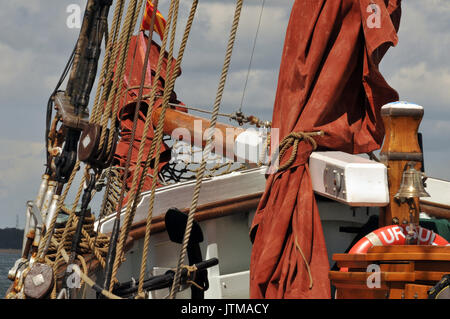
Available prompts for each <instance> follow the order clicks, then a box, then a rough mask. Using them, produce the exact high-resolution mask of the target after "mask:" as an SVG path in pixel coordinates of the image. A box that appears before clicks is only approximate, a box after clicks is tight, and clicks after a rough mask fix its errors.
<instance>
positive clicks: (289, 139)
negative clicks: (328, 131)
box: [278, 131, 324, 172]
mask: <svg viewBox="0 0 450 319" xmlns="http://www.w3.org/2000/svg"><path fill="white" fill-rule="evenodd" d="M323 134H324V133H323V131H319V132H291V133H290V134H289V135H288V136H286V137H285V138H284V139H283V140H282V141H281V143H280V146H279V149H280V151H279V154H278V157H279V159H280V161H281V159H282V158H283V155H284V153H285V152H286V151H287V150H288V149H289V148H290V147H292V148H293V149H292V154H291V156H290V157H289V159H288V160H287V161H286V162H285V163H284V164H283V165H281V166H279V167H278V172H282V171H284V170H286V169H288V168H289V167H290V166H291V165H292V163H293V162H294V160H295V158H296V157H297V152H298V144H299V143H300V141H302V140H304V141H308V142H310V143H311V145H312V146H313V149H314V150H315V149H317V142H316V141H315V140H314V139H313V136H322V135H323Z"/></svg>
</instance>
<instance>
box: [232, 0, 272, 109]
mask: <svg viewBox="0 0 450 319" xmlns="http://www.w3.org/2000/svg"><path fill="white" fill-rule="evenodd" d="M265 2H266V0H262V3H261V11H260V13H259V21H258V27H257V28H256V34H255V39H254V40H253V48H252V53H251V55H250V62H249V64H248V70H247V77H246V79H245V84H244V89H243V91H242V98H241V104H240V106H239V111H238V112H239V113H242V105H243V104H244V97H245V91H246V90H247V84H248V78H249V76H250V70H251V68H252V62H253V55H254V54H255V48H256V40H257V39H258V33H259V29H260V27H261V20H262V15H263V12H264V4H265Z"/></svg>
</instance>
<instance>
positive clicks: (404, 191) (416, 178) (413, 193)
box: [394, 162, 430, 201]
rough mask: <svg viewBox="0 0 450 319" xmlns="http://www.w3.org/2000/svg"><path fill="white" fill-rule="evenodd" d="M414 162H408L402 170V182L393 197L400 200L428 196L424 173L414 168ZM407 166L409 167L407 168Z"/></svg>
mask: <svg viewBox="0 0 450 319" xmlns="http://www.w3.org/2000/svg"><path fill="white" fill-rule="evenodd" d="M414 164H415V163H414V162H409V163H408V164H407V165H406V167H405V170H404V171H403V176H402V183H401V185H400V188H399V189H398V192H397V194H395V196H394V197H395V198H396V199H399V200H400V201H405V200H406V199H410V198H415V197H430V194H428V193H427V191H426V190H425V187H424V186H425V183H424V182H425V179H426V177H425V174H423V173H422V172H419V171H417V170H416V169H415V168H414ZM408 167H409V168H408Z"/></svg>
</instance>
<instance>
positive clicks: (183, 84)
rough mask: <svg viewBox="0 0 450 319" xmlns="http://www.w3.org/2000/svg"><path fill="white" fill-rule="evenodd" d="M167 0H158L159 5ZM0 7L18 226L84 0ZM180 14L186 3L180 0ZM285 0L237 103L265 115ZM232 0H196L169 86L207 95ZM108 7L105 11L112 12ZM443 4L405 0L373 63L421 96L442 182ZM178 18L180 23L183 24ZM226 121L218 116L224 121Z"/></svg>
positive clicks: (430, 161)
mask: <svg viewBox="0 0 450 319" xmlns="http://www.w3.org/2000/svg"><path fill="white" fill-rule="evenodd" d="M168 2H169V1H168V0H160V3H161V11H162V12H163V14H164V13H167V7H168ZM244 2H245V7H244V9H243V12H242V20H241V24H240V27H239V31H238V36H237V40H236V48H235V51H234V55H233V60H232V66H231V73H230V75H229V78H228V81H227V86H226V90H225V93H224V97H223V105H222V110H221V111H222V112H227V113H231V112H234V111H235V110H237V108H238V107H239V105H240V103H241V98H242V93H243V86H244V82H245V78H246V75H247V68H248V64H249V59H250V53H251V49H252V46H253V40H254V36H255V32H256V27H257V25H258V18H259V13H260V10H261V0H246V1H244ZM1 3H2V10H1V11H0V110H1V112H2V116H0V127H1V135H0V203H1V204H0V228H2V227H11V226H15V224H16V216H17V215H19V220H20V222H19V223H20V226H23V222H24V214H25V201H26V200H28V199H34V197H35V196H36V192H37V190H38V186H39V183H40V177H41V175H42V173H43V170H44V167H43V163H44V148H43V145H44V143H43V141H44V139H43V138H44V123H45V107H46V103H47V100H48V97H49V95H50V93H51V91H52V90H53V89H54V86H55V85H56V82H57V80H58V78H59V76H60V73H61V71H62V69H63V67H64V65H65V63H66V61H67V59H68V57H69V55H70V53H71V50H72V48H73V46H74V43H75V41H76V38H77V36H78V32H79V30H78V29H76V28H74V29H70V28H68V26H67V24H66V22H67V18H68V17H69V15H70V13H68V12H67V11H66V10H67V8H68V6H69V5H71V4H75V5H79V6H80V7H81V8H84V5H85V1H83V0H58V1H56V0H15V1H7V0H2V1H1ZM181 3H182V6H181V10H182V11H181V14H182V15H186V12H187V11H188V8H189V6H190V1H187V0H182V1H181ZM292 3H293V0H266V4H265V8H264V11H263V17H262V23H261V29H260V31H259V36H258V39H257V44H256V51H255V55H254V58H253V64H252V69H251V73H250V77H249V82H248V86H247V90H246V93H245V98H244V103H243V110H244V112H245V113H248V114H255V115H257V116H260V117H261V118H262V119H265V120H270V119H271V115H272V111H271V110H272V107H273V102H274V96H275V89H276V85H277V77H278V68H279V65H280V56H281V51H282V48H283V42H284V35H285V31H286V26H287V22H288V19H289V14H290V9H291V5H292ZM234 5H235V1H234V0H221V1H213V0H207V1H200V5H199V11H198V15H197V18H196V21H195V24H194V27H193V31H192V37H191V39H190V42H189V44H188V48H187V52H186V56H185V59H184V62H183V66H182V69H183V75H182V76H181V77H180V78H179V80H178V81H177V84H176V88H175V89H176V92H177V94H178V96H179V97H180V98H181V99H182V100H183V101H184V102H185V103H186V104H188V105H193V106H197V107H204V108H210V105H212V104H213V102H214V97H215V92H216V89H217V83H218V80H219V76H220V71H221V68H222V62H223V57H224V49H225V46H226V43H227V36H228V33H229V29H230V24H231V19H232V16H233V12H234ZM111 11H112V10H111ZM449 16H450V2H449V1H448V0H405V1H403V16H402V22H401V27H400V32H399V38H400V42H399V44H398V46H397V47H396V48H391V50H390V51H389V52H388V54H387V56H386V57H385V59H384V60H383V62H382V64H381V69H382V72H383V74H384V75H385V77H386V78H387V80H388V82H389V83H390V84H391V85H392V86H393V87H394V88H395V89H397V90H398V92H399V94H400V96H401V99H402V100H407V101H410V102H414V103H417V104H421V105H423V106H424V108H425V116H424V119H423V122H422V125H421V128H420V131H422V132H423V134H424V145H425V167H426V173H427V174H428V175H429V176H433V177H440V178H443V179H447V180H450V167H449V157H450V150H449V149H450V103H449V102H450V59H449V54H448V52H450V34H449V32H450V20H449V19H448V17H449ZM183 21H185V20H184V18H182V19H181V24H179V25H180V26H181V27H183V26H184V23H183ZM222 120H223V121H227V120H226V119H222Z"/></svg>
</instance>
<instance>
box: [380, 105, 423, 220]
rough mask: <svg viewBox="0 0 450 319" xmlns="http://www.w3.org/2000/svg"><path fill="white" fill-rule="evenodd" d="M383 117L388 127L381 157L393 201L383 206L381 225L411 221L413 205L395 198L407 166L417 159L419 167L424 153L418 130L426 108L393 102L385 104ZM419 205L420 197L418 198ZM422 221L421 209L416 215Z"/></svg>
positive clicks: (382, 112)
mask: <svg viewBox="0 0 450 319" xmlns="http://www.w3.org/2000/svg"><path fill="white" fill-rule="evenodd" d="M381 116H382V118H383V123H384V126H385V131H386V133H385V140H384V144H383V147H382V149H381V152H380V160H381V162H383V163H384V164H385V165H386V166H387V171H388V184H389V200H390V204H389V205H388V206H387V207H384V208H382V209H381V212H380V219H379V220H380V227H383V226H387V225H392V224H397V223H399V224H402V223H403V222H405V221H406V222H407V223H409V221H410V216H409V215H410V214H409V210H410V207H409V205H408V204H407V203H403V204H400V203H399V202H398V201H397V200H396V199H395V198H394V196H395V194H396V193H397V191H398V189H399V187H400V184H401V182H402V175H403V171H404V169H405V166H406V165H407V164H408V163H409V162H410V161H414V162H417V164H416V165H415V169H417V170H420V169H421V166H422V160H423V154H422V152H421V149H420V146H419V139H418V134H417V133H418V129H419V125H420V122H421V120H422V117H423V107H422V106H419V105H415V104H409V103H405V102H396V103H390V104H387V105H385V106H383V107H382V109H381ZM415 202H416V207H419V199H418V198H417V199H415ZM413 219H414V220H413V221H414V223H417V224H418V223H419V212H417V213H416V214H414V216H413Z"/></svg>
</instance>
